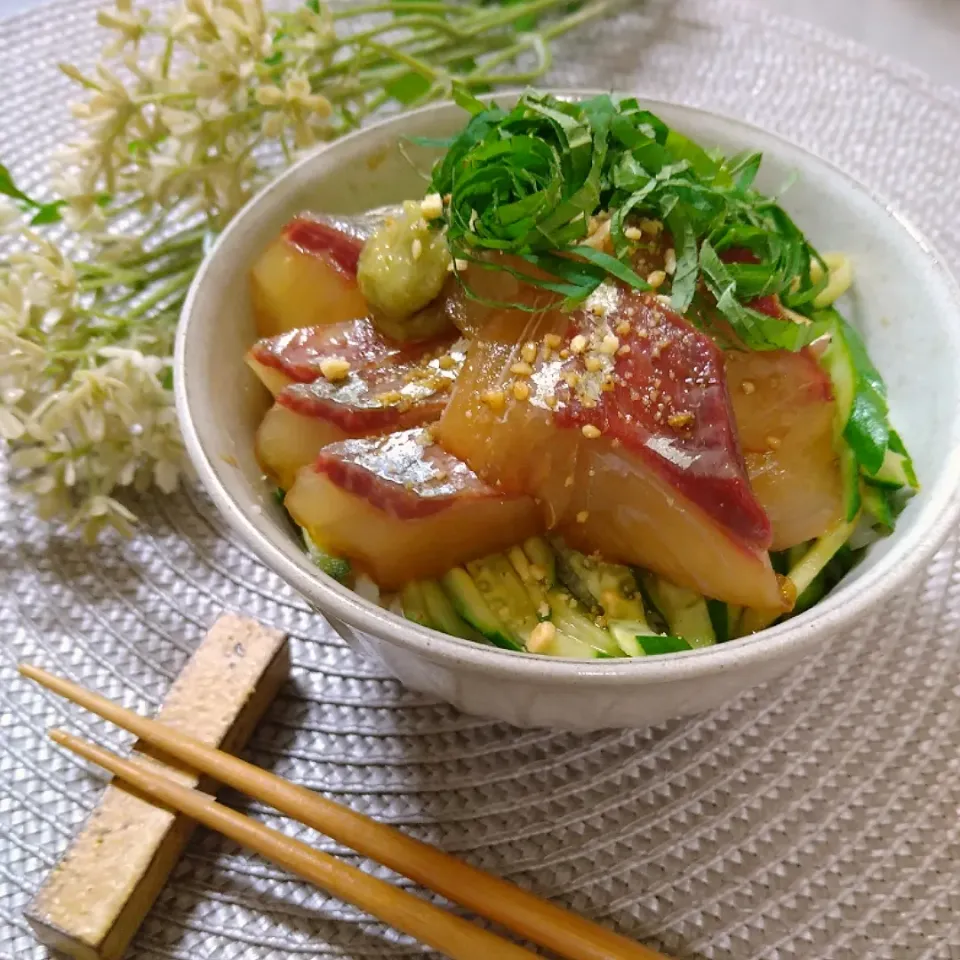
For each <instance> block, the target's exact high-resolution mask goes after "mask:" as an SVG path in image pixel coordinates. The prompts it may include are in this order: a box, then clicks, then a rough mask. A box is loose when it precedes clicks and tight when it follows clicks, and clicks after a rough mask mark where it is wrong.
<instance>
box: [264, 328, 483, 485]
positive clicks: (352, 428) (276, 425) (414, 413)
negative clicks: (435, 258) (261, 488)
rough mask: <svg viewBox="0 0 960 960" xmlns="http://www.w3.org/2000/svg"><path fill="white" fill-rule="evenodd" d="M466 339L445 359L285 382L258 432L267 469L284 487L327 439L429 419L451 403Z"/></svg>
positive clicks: (388, 429) (394, 428)
mask: <svg viewBox="0 0 960 960" xmlns="http://www.w3.org/2000/svg"><path fill="white" fill-rule="evenodd" d="M465 346H466V345H465V344H461V345H460V346H456V345H454V346H453V347H451V348H450V349H449V350H448V351H447V352H446V353H445V354H444V355H443V357H442V358H437V357H434V358H433V359H430V360H426V361H417V362H414V361H398V362H394V363H391V362H387V363H384V364H378V365H376V366H372V367H370V366H367V367H361V368H360V369H358V370H356V371H351V372H350V373H349V375H348V376H347V377H345V378H344V379H343V380H339V381H335V382H330V381H328V380H327V379H325V378H324V377H321V378H319V379H318V380H315V381H314V382H313V383H309V384H307V383H294V384H291V385H290V386H288V387H286V388H285V389H284V390H283V391H281V393H280V394H279V395H278V397H277V400H276V403H274V405H273V407H272V408H271V409H270V410H269V411H268V412H267V414H266V416H265V417H264V418H263V421H262V423H261V424H260V428H259V429H258V431H257V438H256V452H257V459H258V460H259V461H260V465H261V467H263V470H264V472H265V473H266V474H267V475H268V476H269V477H270V478H271V479H272V480H274V481H275V482H276V483H277V484H279V486H280V487H281V488H283V489H284V490H286V489H289V488H290V487H291V486H292V484H293V482H294V479H295V478H296V474H297V471H298V470H299V469H300V468H301V467H304V466H306V465H307V464H309V463H310V462H312V461H313V459H314V458H315V457H316V456H317V454H318V453H319V452H320V449H321V448H322V447H325V446H326V445H327V444H330V443H336V442H338V441H340V440H346V439H348V438H354V437H368V436H378V435H380V434H384V433H393V432H396V431H398V430H406V429H409V428H412V427H417V426H422V425H424V424H427V423H432V422H433V421H434V420H436V419H437V418H438V417H439V416H440V414H441V413H442V412H443V408H444V407H445V406H446V403H447V399H448V396H449V391H450V387H451V386H452V384H453V381H454V380H455V379H456V376H457V373H458V372H459V370H460V366H461V365H462V363H463V356H464V354H463V350H464V348H465Z"/></svg>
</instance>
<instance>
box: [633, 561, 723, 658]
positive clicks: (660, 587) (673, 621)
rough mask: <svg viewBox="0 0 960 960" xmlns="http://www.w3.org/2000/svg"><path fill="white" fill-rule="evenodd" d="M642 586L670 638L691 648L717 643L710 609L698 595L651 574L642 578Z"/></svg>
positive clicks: (702, 597) (701, 596) (700, 595)
mask: <svg viewBox="0 0 960 960" xmlns="http://www.w3.org/2000/svg"><path fill="white" fill-rule="evenodd" d="M643 584H644V586H645V587H646V589H647V593H648V594H649V595H650V598H651V599H652V600H653V602H654V603H655V604H656V606H657V609H658V610H659V611H660V613H661V614H663V618H664V620H666V621H667V627H668V628H669V630H670V633H671V634H672V635H673V636H676V637H682V638H683V639H684V640H686V641H687V643H689V644H690V646H691V647H709V646H710V645H711V644H714V643H716V642H717V635H716V632H715V631H714V629H713V621H712V619H711V617H710V610H709V608H708V606H707V601H706V599H705V598H704V596H703V595H702V594H699V593H697V592H696V591H694V590H690V589H688V588H687V587H678V586H677V585H676V584H674V583H670V582H669V581H668V580H664V579H663V578H662V577H658V576H656V574H652V573H648V574H645V575H644V577H643Z"/></svg>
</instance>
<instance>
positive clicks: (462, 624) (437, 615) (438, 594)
mask: <svg viewBox="0 0 960 960" xmlns="http://www.w3.org/2000/svg"><path fill="white" fill-rule="evenodd" d="M420 593H421V596H422V597H423V604H424V606H425V607H426V610H427V616H428V617H429V618H430V626H431V627H433V628H434V630H439V631H441V632H442V633H449V634H450V636H452V637H461V638H462V639H464V640H476V641H481V640H483V639H484V638H483V636H482V635H481V634H479V633H478V632H477V631H476V630H474V629H472V628H471V627H470V626H469V624H467V622H466V621H465V620H464V619H463V618H462V617H461V616H460V615H459V614H458V613H457V611H456V608H455V607H454V605H453V603H452V601H451V600H450V598H449V597H448V596H447V594H446V593H445V592H444V589H443V587H441V586H440V584H439V583H437V582H436V581H435V580H424V581H423V582H421V584H420Z"/></svg>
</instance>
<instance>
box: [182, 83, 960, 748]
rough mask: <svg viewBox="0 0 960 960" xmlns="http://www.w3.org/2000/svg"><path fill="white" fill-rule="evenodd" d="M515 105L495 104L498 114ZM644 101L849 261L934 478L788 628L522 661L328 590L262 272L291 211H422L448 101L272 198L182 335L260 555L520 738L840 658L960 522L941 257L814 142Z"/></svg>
mask: <svg viewBox="0 0 960 960" xmlns="http://www.w3.org/2000/svg"><path fill="white" fill-rule="evenodd" d="M555 92H556V93H558V94H559V95H561V96H567V97H580V96H588V95H591V94H592V93H593V91H555ZM512 99H513V98H512V97H511V96H509V95H501V96H499V97H498V98H497V100H498V102H499V103H501V104H509V102H510V101H511V100H512ZM645 105H646V106H647V107H648V108H649V109H651V110H652V111H654V112H655V113H657V114H658V115H660V116H661V117H662V118H663V119H664V120H665V121H666V122H667V123H668V124H669V125H671V126H674V127H676V128H677V129H679V130H680V131H682V132H683V133H685V134H687V135H688V136H690V137H692V138H694V139H695V140H697V141H699V142H700V143H701V144H702V145H703V146H705V147H707V148H708V149H709V148H713V147H719V148H720V149H721V150H723V151H724V152H725V153H728V154H732V153H736V152H739V151H742V150H750V151H761V152H762V153H763V154H764V164H763V167H762V169H761V173H760V176H759V178H758V181H757V185H758V187H759V188H760V189H761V190H764V191H767V192H779V191H780V190H781V189H782V188H783V186H784V185H785V184H787V183H790V186H789V187H788V189H787V190H786V192H785V193H784V194H783V201H782V202H783V204H784V206H785V207H786V209H787V210H788V212H789V213H790V214H791V215H792V216H793V217H794V218H795V220H796V221H797V222H798V224H799V225H800V226H801V228H802V229H804V230H805V231H806V232H807V234H808V236H809V237H810V239H811V241H812V242H813V243H814V244H815V245H816V246H817V247H818V248H819V249H821V250H823V251H830V250H839V251H844V252H845V253H847V254H849V255H850V257H851V258H852V260H853V263H854V267H855V272H856V273H855V275H856V282H855V287H854V291H853V293H852V294H850V295H848V296H847V297H845V298H844V300H843V301H842V302H841V304H840V306H841V308H842V309H843V310H844V311H845V312H846V314H847V316H848V317H849V318H850V319H851V320H852V321H853V323H854V324H855V325H856V326H857V327H858V328H859V330H860V331H861V333H862V334H863V336H864V339H865V340H866V343H867V347H868V349H869V351H870V354H871V357H872V358H873V360H874V362H875V364H876V366H877V367H878V368H879V370H880V371H881V373H882V374H883V376H884V377H885V379H886V381H887V385H888V389H889V399H890V407H891V416H892V419H893V422H894V424H895V425H896V427H897V429H898V430H899V432H900V434H901V435H902V436H903V437H904V439H905V441H906V443H907V445H908V446H909V448H910V450H911V453H912V454H913V456H914V460H915V464H916V469H917V473H918V475H919V478H920V481H921V485H922V489H921V491H920V492H919V494H918V495H917V496H916V497H914V498H913V499H912V500H911V502H910V504H909V505H908V507H907V509H906V510H905V512H904V514H903V515H902V517H901V518H900V520H899V523H898V525H897V528H896V530H895V532H894V533H893V535H892V536H890V537H888V538H886V539H884V540H882V541H881V542H879V543H877V544H875V545H873V546H872V547H871V548H870V549H869V551H868V554H867V556H866V558H865V559H864V560H863V562H862V563H860V564H859V565H858V566H857V567H856V568H855V569H854V570H853V571H852V572H851V573H850V574H849V575H848V576H847V578H846V579H845V580H844V581H843V583H841V584H840V586H839V587H838V588H837V589H836V590H834V591H833V592H832V593H831V594H830V595H829V596H828V597H826V598H825V599H824V600H823V601H822V602H821V603H819V604H817V605H816V606H814V607H813V608H812V609H811V610H809V611H807V612H806V613H803V614H801V615H800V616H798V617H796V618H794V619H791V620H789V621H787V622H786V623H783V624H780V625H777V626H774V627H772V628H770V629H767V630H764V631H762V632H760V633H758V634H755V635H753V636H750V637H745V638H743V639H740V640H735V641H732V642H729V643H725V644H721V645H717V646H714V647H709V648H705V649H700V650H694V651H690V652H686V653H678V654H668V655H664V656H658V657H645V658H637V659H624V660H598V661H574V660H563V659H559V658H548V657H539V656H534V655H531V654H518V653H512V652H508V651H504V650H500V649H496V648H493V647H486V646H481V645H479V644H474V643H471V642H469V641H465V640H459V639H456V638H453V637H449V636H446V635H444V634H440V633H437V632H435V631H433V630H430V629H427V628H424V627H420V626H418V625H416V624H414V623H411V622H408V621H406V620H404V619H403V618H401V617H398V616H396V615H394V614H392V613H390V612H388V611H386V610H384V609H382V608H380V607H379V606H377V605H376V604H373V603H370V602H368V601H367V600H364V599H363V598H361V597H360V596H358V595H357V594H355V593H354V592H353V591H351V590H349V589H348V588H346V587H344V586H342V585H340V584H339V583H337V582H336V581H334V580H332V579H330V578H329V577H327V576H326V575H324V574H323V573H321V572H320V571H318V570H317V569H316V567H314V566H313V565H312V563H311V562H310V560H309V559H308V557H307V555H306V554H305V553H304V552H303V550H302V548H301V545H300V542H299V540H298V539H297V537H296V536H295V534H294V532H293V530H292V528H291V526H290V524H289V522H288V521H287V518H286V516H285V515H284V513H283V511H282V509H281V508H280V507H279V506H278V504H277V503H276V501H275V499H274V497H273V492H272V488H271V486H270V485H269V484H268V483H267V481H266V480H265V479H264V478H263V477H262V475H261V471H260V468H259V466H258V465H257V462H256V459H255V457H254V452H253V437H254V432H255V430H256V427H257V425H258V423H259V421H260V418H261V417H262V415H263V413H264V412H265V411H266V409H267V407H268V405H269V398H268V394H267V392H266V391H265V390H264V388H263V387H262V386H261V385H260V384H259V382H258V381H257V380H256V378H255V377H254V375H253V374H252V373H251V372H250V371H249V370H248V369H247V367H246V365H245V364H244V362H243V355H244V353H245V351H246V350H247V348H248V347H249V346H250V345H251V344H252V343H253V342H254V340H255V338H256V334H255V328H254V320H253V314H252V310H251V303H250V296H249V288H248V280H247V274H248V271H249V268H250V266H251V264H252V263H253V261H254V260H255V259H256V258H257V256H258V255H259V254H260V253H261V252H262V250H263V249H264V247H265V246H266V245H267V244H268V243H269V242H270V240H272V239H273V237H274V236H275V235H276V234H277V233H278V232H279V230H280V228H281V227H282V226H283V224H284V223H285V221H287V220H288V219H289V218H290V217H292V216H293V215H294V214H297V213H300V212H302V211H304V210H311V211H314V212H319V213H330V214H350V213H358V212H361V211H364V210H369V209H372V208H374V207H378V206H381V205H384V204H390V203H395V202H398V201H401V200H404V199H408V198H411V197H419V196H422V195H423V193H424V180H423V176H422V173H423V171H425V170H428V169H429V165H430V162H431V160H432V159H433V158H434V156H435V155H436V154H435V152H434V151H431V150H429V149H428V148H425V147H418V146H412V145H410V144H409V143H405V140H406V139H407V138H410V137H415V136H421V137H446V136H449V135H450V134H451V133H453V132H455V131H456V130H458V129H459V128H460V127H461V126H462V125H463V123H464V118H465V114H464V113H463V111H462V110H461V109H460V108H458V107H456V106H454V105H453V104H436V105H432V106H428V107H424V108H422V109H420V110H417V111H414V112H411V113H407V114H403V115H400V116H397V117H393V118H390V119H388V120H386V121H384V122H381V123H379V124H377V125H374V126H370V127H367V128H365V129H363V130H361V131H358V132H357V133H354V134H351V135H350V136H347V137H345V138H343V139H341V140H339V141H337V142H335V143H333V144H331V145H329V146H326V147H324V148H323V149H321V150H319V151H318V152H317V153H314V154H312V155H310V156H309V157H307V158H306V159H304V160H302V161H300V162H299V163H297V164H296V165H295V166H293V167H291V168H290V169H289V170H288V171H287V172H286V173H284V174H283V175H282V176H281V177H280V178H278V179H277V180H276V181H274V182H273V183H271V184H270V185H269V186H268V187H267V188H266V189H264V190H263V191H262V192H261V193H259V194H258V195H257V196H256V197H255V198H254V199H253V200H251V202H250V203H249V204H248V205H247V206H246V207H245V208H244V209H243V210H242V211H241V212H240V214H239V215H238V216H237V217H236V218H235V219H234V220H233V221H232V223H231V224H230V226H229V227H228V228H227V229H226V230H225V232H224V233H223V235H222V236H221V237H220V238H219V240H218V242H217V243H216V245H215V247H214V248H213V250H212V251H211V253H210V254H209V256H208V257H207V259H206V261H205V262H204V264H203V265H202V267H201V269H200V270H199V272H198V273H197V276H196V278H195V280H194V282H193V285H192V287H191V290H190V293H189V296H188V298H187V301H186V304H185V306H184V310H183V315H182V318H181V321H180V326H179V329H178V333H177V343H176V358H175V383H176V399H177V410H178V414H179V417H180V420H181V424H182V428H183V434H184V438H185V443H186V446H187V450H188V453H189V455H190V458H191V460H192V461H193V463H194V465H195V467H196V469H197V471H198V474H199V477H200V480H201V482H202V483H203V485H204V487H205V488H206V490H207V492H208V493H209V494H210V496H211V498H212V499H213V502H214V503H215V504H216V506H217V508H218V509H219V510H220V511H221V512H222V514H223V516H224V517H225V518H226V520H227V521H228V523H229V524H230V525H231V527H232V528H233V529H234V530H235V531H236V532H237V533H238V534H239V535H240V537H241V538H242V539H243V540H244V541H245V542H246V544H247V545H248V546H249V547H250V549H251V550H252V551H253V552H254V553H255V554H256V555H257V556H258V557H260V558H261V559H262V560H263V561H264V562H265V563H266V564H267V565H268V566H270V567H271V568H272V569H273V570H275V571H276V572H277V573H278V574H279V575H280V576H281V577H283V578H284V579H285V580H286V581H288V582H289V583H290V584H291V585H292V586H293V587H294V588H296V589H297V590H298V591H299V592H300V593H301V594H302V595H303V596H304V597H305V598H306V599H307V600H308V601H309V602H310V603H311V604H312V605H313V606H314V607H315V608H316V609H317V610H319V611H320V612H322V613H323V614H324V615H325V616H326V617H327V618H328V620H329V621H330V623H331V624H332V625H333V626H334V628H335V629H336V630H337V631H338V632H339V633H340V634H341V635H342V636H343V637H344V639H345V640H347V642H349V643H350V644H351V645H352V646H354V647H355V648H356V649H358V650H361V651H362V652H363V653H364V654H365V655H368V656H373V657H375V658H377V659H378V660H379V661H381V662H382V663H383V664H384V665H385V666H386V668H387V669H388V670H389V671H390V672H391V673H393V674H394V675H395V676H396V677H397V678H399V679H400V680H401V681H402V682H403V683H405V684H406V685H408V686H409V687H411V688H413V689H416V690H419V691H422V692H424V693H427V694H429V695H432V696H435V697H437V698H440V699H443V700H447V701H449V702H450V703H452V704H454V705H455V706H457V707H459V708H460V709H462V710H464V711H466V712H468V713H472V714H478V715H482V716H486V717H491V718H495V719H499V720H505V721H508V722H510V723H512V724H515V725H518V726H523V727H531V726H536V727H554V728H563V729H576V730H595V729H602V728H610V727H637V726H645V725H649V724H654V723H657V722H660V721H663V720H666V719H668V718H671V717H675V716H680V715H684V714H690V713H695V712H698V711H701V710H705V709H707V708H709V707H713V706H715V705H717V704H720V703H722V702H723V701H725V700H727V699H729V698H731V697H733V696H735V695H737V694H738V693H741V692H742V691H745V690H747V689H748V688H750V687H752V686H754V685H756V684H758V683H761V682H763V681H766V680H769V679H771V678H772V677H775V676H776V675H778V674H780V673H782V672H784V671H785V670H787V669H788V668H789V667H791V666H792V665H794V664H796V663H797V662H798V661H799V660H801V659H802V658H803V657H805V656H807V655H809V654H811V653H813V652H814V651H816V650H818V649H819V648H821V647H822V646H823V645H824V644H831V643H834V644H839V643H843V642H844V640H845V637H846V636H847V634H849V633H850V632H851V631H852V630H853V629H854V628H855V627H856V626H857V624H858V622H859V621H860V620H861V619H862V618H863V617H864V616H865V615H866V614H867V613H868V612H870V611H872V610H873V609H875V608H876V607H877V605H878V604H881V603H883V602H884V601H885V600H888V599H889V598H890V597H891V596H892V595H893V594H895V593H896V591H897V590H899V589H900V588H901V587H903V586H904V585H905V584H906V583H907V582H908V581H909V580H910V579H911V578H912V577H914V576H915V575H916V574H917V573H919V572H920V571H921V569H922V567H923V565H924V564H925V563H926V561H927V560H928V559H929V558H930V557H931V555H932V554H933V553H934V552H935V550H936V549H937V547H938V546H939V545H940V544H941V543H942V541H943V540H944V538H945V537H946V536H947V534H948V533H949V531H950V529H951V528H952V526H953V525H954V523H955V522H956V519H957V515H958V507H960V496H958V488H960V293H958V288H957V285H956V283H955V281H954V280H953V278H952V277H951V275H950V273H949V270H948V269H947V268H946V267H945V265H944V264H943V262H942V261H941V259H940V258H939V257H938V256H937V254H936V253H935V252H934V251H933V250H932V249H931V247H930V245H929V244H928V243H927V242H926V241H924V239H923V238H922V237H921V236H920V235H919V233H918V232H917V231H916V230H915V229H914V228H912V227H911V226H910V225H909V224H908V223H906V222H905V221H904V220H903V219H902V218H901V217H899V216H897V214H895V213H894V212H893V211H892V210H891V209H890V208H889V207H888V206H887V205H886V204H885V203H883V202H882V201H881V200H879V199H877V198H876V197H875V196H873V195H872V194H871V193H870V192H869V191H868V190H867V189H866V188H865V187H863V186H862V185H860V184H858V183H857V182H855V181H854V180H853V179H851V178H850V177H848V176H847V175H845V174H843V173H842V172H840V171H839V170H837V169H836V168H835V167H833V166H831V165H830V164H828V163H827V162H826V161H824V160H822V159H820V158H818V157H816V156H814V155H812V154H810V153H808V152H807V151H805V150H803V149H801V148H800V147H798V146H795V145H793V144H791V143H789V142H787V141H785V140H783V139H781V138H779V137H776V136H774V135H772V134H770V133H766V132H764V131H762V130H759V129H757V128H755V127H752V126H749V125H747V124H745V123H742V122H740V121H737V120H733V119H730V118H726V117H722V116H718V115H715V114H711V113H707V112H704V111H701V110H697V109H693V108H690V107H686V106H680V105H677V104H670V103H663V102H657V101H646V102H645ZM791 181H792V182H791Z"/></svg>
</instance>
